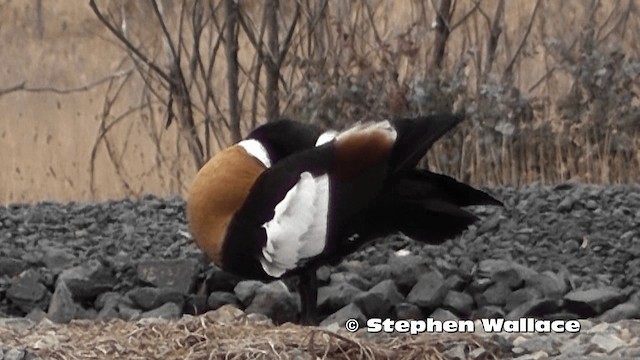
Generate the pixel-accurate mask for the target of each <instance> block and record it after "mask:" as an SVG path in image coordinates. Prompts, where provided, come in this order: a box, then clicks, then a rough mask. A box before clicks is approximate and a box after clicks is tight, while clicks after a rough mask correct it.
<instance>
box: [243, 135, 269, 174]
mask: <svg viewBox="0 0 640 360" xmlns="http://www.w3.org/2000/svg"><path fill="white" fill-rule="evenodd" d="M238 145H240V146H242V148H243V149H244V151H246V152H247V154H249V155H251V156H253V157H254V158H256V159H258V160H260V162H261V163H262V164H263V165H264V166H265V167H266V168H270V167H271V159H270V158H269V153H268V152H267V149H265V148H264V146H263V145H262V143H260V141H258V140H256V139H246V140H242V141H240V142H239V143H238Z"/></svg>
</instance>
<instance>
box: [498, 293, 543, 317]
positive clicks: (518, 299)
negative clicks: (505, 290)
mask: <svg viewBox="0 0 640 360" xmlns="http://www.w3.org/2000/svg"><path fill="white" fill-rule="evenodd" d="M540 298H542V294H540V291H538V290H536V289H534V288H529V287H525V288H522V289H518V290H516V291H514V292H512V293H511V294H509V295H508V296H507V301H506V304H505V305H504V309H505V311H506V312H509V311H511V310H513V309H515V308H517V307H518V306H520V305H522V304H524V303H525V302H527V301H529V300H534V299H540Z"/></svg>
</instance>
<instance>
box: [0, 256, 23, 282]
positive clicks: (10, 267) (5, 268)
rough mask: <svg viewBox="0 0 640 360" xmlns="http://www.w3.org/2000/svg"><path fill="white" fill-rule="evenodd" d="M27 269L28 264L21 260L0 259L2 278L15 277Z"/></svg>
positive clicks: (0, 274)
mask: <svg viewBox="0 0 640 360" xmlns="http://www.w3.org/2000/svg"><path fill="white" fill-rule="evenodd" d="M26 269H27V263H26V262H24V261H23V260H20V259H13V258H9V257H0V277H3V276H8V277H14V276H16V275H18V274H20V273H21V272H23V271H24V270H26Z"/></svg>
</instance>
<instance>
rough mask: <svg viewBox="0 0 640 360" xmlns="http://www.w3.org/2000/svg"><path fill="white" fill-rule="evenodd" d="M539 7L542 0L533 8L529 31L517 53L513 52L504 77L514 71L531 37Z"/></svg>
mask: <svg viewBox="0 0 640 360" xmlns="http://www.w3.org/2000/svg"><path fill="white" fill-rule="evenodd" d="M539 7H540V0H537V1H536V5H535V7H534V8H533V13H532V14H531V18H530V19H529V25H527V31H526V32H525V33H524V36H523V37H522V41H521V42H520V45H519V46H518V49H517V50H516V52H515V54H513V57H512V58H511V61H509V65H507V67H506V68H505V70H504V77H509V76H511V73H512V72H513V65H514V64H515V62H516V60H517V59H518V56H519V55H520V52H521V51H522V49H523V48H524V44H525V43H526V42H527V39H528V38H529V34H530V33H531V28H532V27H533V21H534V20H535V18H536V14H537V13H538V8H539Z"/></svg>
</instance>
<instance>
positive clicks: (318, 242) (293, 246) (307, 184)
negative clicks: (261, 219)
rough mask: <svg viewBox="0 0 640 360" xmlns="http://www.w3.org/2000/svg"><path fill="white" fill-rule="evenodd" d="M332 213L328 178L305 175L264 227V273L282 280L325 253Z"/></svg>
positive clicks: (306, 173) (325, 176)
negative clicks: (330, 213)
mask: <svg viewBox="0 0 640 360" xmlns="http://www.w3.org/2000/svg"><path fill="white" fill-rule="evenodd" d="M328 209H329V177H328V175H326V174H325V175H321V176H318V177H314V176H313V175H311V173H309V172H303V173H302V174H301V175H300V180H299V181H298V182H297V183H296V184H295V185H294V186H293V187H292V188H291V190H289V191H288V192H287V194H286V195H285V197H284V199H282V201H280V202H279V203H278V205H276V207H275V214H274V216H273V219H272V220H270V221H268V222H266V223H264V224H263V225H262V226H263V227H264V228H265V230H266V233H267V243H266V244H265V246H264V248H263V249H262V257H261V259H260V263H261V264H262V268H263V269H264V271H265V272H266V273H267V274H269V275H271V276H273V277H280V276H281V275H282V274H284V273H285V272H286V271H287V270H291V269H293V268H295V267H296V266H297V265H298V264H299V262H300V261H302V260H305V259H307V258H310V257H313V256H316V255H318V254H320V253H321V252H322V251H323V250H324V246H325V243H326V235H327V212H328Z"/></svg>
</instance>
